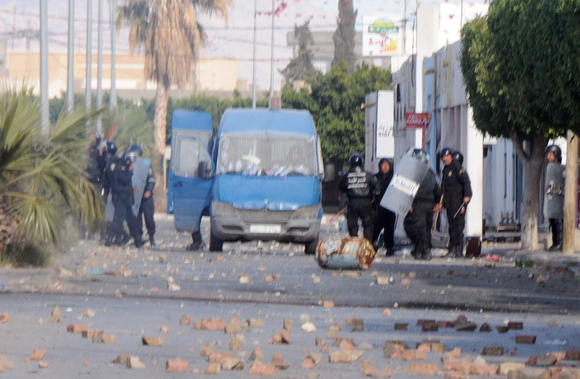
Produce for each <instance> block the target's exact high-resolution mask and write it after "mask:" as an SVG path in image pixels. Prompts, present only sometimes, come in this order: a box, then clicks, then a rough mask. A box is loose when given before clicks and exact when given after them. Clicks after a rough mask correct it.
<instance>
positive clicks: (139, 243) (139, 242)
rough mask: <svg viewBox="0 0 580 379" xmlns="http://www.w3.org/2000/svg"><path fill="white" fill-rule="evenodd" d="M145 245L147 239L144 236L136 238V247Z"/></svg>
mask: <svg viewBox="0 0 580 379" xmlns="http://www.w3.org/2000/svg"><path fill="white" fill-rule="evenodd" d="M143 245H145V240H144V239H143V237H141V236H139V237H137V238H135V247H136V248H137V249H138V248H140V247H141V246H143Z"/></svg>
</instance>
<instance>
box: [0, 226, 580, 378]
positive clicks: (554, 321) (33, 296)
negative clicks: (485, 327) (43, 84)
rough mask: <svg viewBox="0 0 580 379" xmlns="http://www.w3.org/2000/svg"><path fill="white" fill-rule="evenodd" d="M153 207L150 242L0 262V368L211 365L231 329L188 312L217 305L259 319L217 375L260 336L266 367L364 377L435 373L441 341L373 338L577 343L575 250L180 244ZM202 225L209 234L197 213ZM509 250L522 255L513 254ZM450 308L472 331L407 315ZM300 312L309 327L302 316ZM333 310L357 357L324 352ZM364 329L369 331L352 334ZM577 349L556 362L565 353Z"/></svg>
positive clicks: (538, 350)
mask: <svg viewBox="0 0 580 379" xmlns="http://www.w3.org/2000/svg"><path fill="white" fill-rule="evenodd" d="M328 219H330V217H328V218H325V220H328ZM157 220H158V224H159V226H160V231H159V233H158V235H156V237H157V239H158V241H159V242H160V243H159V245H158V246H157V247H155V248H152V249H143V248H142V249H140V250H137V249H135V248H131V247H127V248H119V249H109V248H105V247H102V246H98V244H97V243H96V241H94V240H85V241H81V244H80V245H79V246H78V247H76V248H74V249H72V250H71V251H70V252H66V253H63V255H62V256H61V257H59V258H57V259H56V260H55V262H54V263H53V265H52V267H49V268H46V269H33V268H22V269H15V268H0V282H2V283H3V285H4V289H3V290H2V291H0V315H1V314H3V313H5V312H7V313H8V314H9V320H8V321H7V322H6V323H0V336H2V337H1V338H0V341H1V342H0V355H2V356H5V357H7V358H9V359H10V360H11V361H12V363H13V364H14V366H15V368H14V369H13V370H10V371H9V370H5V372H4V375H5V376H6V377H11V378H12V377H14V378H20V377H30V373H36V374H38V375H41V376H42V377H72V376H73V375H74V376H76V375H89V376H91V377H111V376H113V377H140V378H157V377H160V376H165V375H166V376H169V375H172V374H170V373H167V374H165V373H163V374H162V372H164V370H165V362H166V361H167V360H169V359H175V358H177V357H180V358H182V359H184V360H187V361H188V363H189V367H188V371H189V372H193V373H197V374H199V373H201V372H203V371H204V370H206V369H207V368H208V366H209V363H208V362H207V357H203V356H201V354H200V349H201V348H202V347H203V346H204V345H206V344H211V345H214V348H215V351H217V352H224V353H226V352H230V349H229V347H228V345H229V343H230V340H231V335H228V334H226V333H223V332H216V331H208V330H196V329H193V327H192V324H193V323H194V322H195V321H201V320H202V319H204V318H208V319H209V318H220V319H222V320H224V321H225V323H228V322H230V320H231V319H232V318H234V317H237V318H238V319H239V320H240V321H241V322H244V323H245V321H246V320H249V319H253V318H256V319H260V320H262V321H263V327H262V326H260V327H250V328H248V329H247V330H244V331H243V332H240V334H243V335H244V339H245V340H244V341H243V343H242V344H241V345H242V346H241V350H239V351H238V350H235V351H233V352H234V355H235V357H237V358H239V359H242V360H243V361H244V363H245V369H244V370H242V371H239V372H234V371H232V372H229V371H228V372H226V371H222V372H221V373H220V374H219V376H218V377H224V378H225V377H247V376H249V374H248V373H249V367H250V366H251V364H252V363H253V362H252V361H250V360H249V356H250V354H251V352H252V351H253V350H255V349H256V348H258V347H260V348H263V349H264V359H263V361H264V362H265V363H269V362H270V361H271V360H272V356H273V355H274V353H282V354H284V362H287V363H288V364H289V365H290V367H289V368H288V369H287V370H280V369H279V370H277V371H276V373H275V376H276V377H291V378H294V377H296V378H302V377H306V375H308V374H312V375H311V376H310V377H315V376H316V375H315V374H318V375H319V376H318V377H321V378H334V377H336V376H337V375H339V376H340V377H345V378H346V377H363V376H364V374H363V369H364V368H365V367H366V366H365V365H371V366H372V367H374V368H376V369H377V370H381V369H387V368H389V369H391V370H392V375H393V377H421V376H417V375H412V374H411V369H410V364H411V363H415V362H420V363H430V362H432V363H435V364H436V365H437V370H438V374H441V375H442V373H443V371H442V370H443V365H442V364H441V358H442V355H441V354H440V353H428V354H427V356H426V359H425V360H418V361H416V360H411V361H406V360H402V359H394V358H393V359H386V358H385V357H384V355H383V350H382V347H384V345H385V342H386V341H400V342H405V343H406V344H407V345H408V346H409V348H410V349H413V348H415V346H416V344H417V343H418V342H421V341H423V340H427V339H430V340H431V341H440V342H441V343H443V344H444V345H445V349H446V351H447V352H448V351H450V350H451V349H453V348H455V347H459V348H461V350H462V354H461V358H462V359H463V358H466V359H467V358H469V359H470V360H471V361H473V360H474V359H475V358H476V357H477V355H478V354H479V353H480V351H481V349H482V348H483V347H485V346H501V347H503V348H504V354H503V355H501V356H486V357H485V359H486V361H487V363H488V364H491V363H494V362H495V363H498V364H499V363H502V362H508V361H509V362H520V363H521V362H525V361H527V360H528V358H529V357H530V356H531V355H545V354H546V353H547V352H549V351H562V352H564V351H567V350H579V349H580V343H578V341H579V340H580V339H579V338H578V334H579V333H580V327H579V326H578V321H577V320H578V313H579V311H580V304H579V301H578V299H579V291H580V289H579V288H578V272H577V268H578V261H579V260H578V257H576V256H572V257H567V256H563V255H561V254H548V253H545V252H535V253H520V252H518V251H517V250H516V247H515V245H513V244H512V245H510V244H496V245H493V244H489V243H487V244H484V254H492V253H493V254H497V255H499V256H500V257H501V259H500V261H499V262H490V261H486V260H485V259H483V258H480V259H473V260H471V259H469V260H468V259H465V260H447V259H444V258H435V259H432V260H431V261H428V262H423V261H415V260H413V259H410V258H409V256H408V252H407V251H406V250H400V251H399V252H398V253H397V256H396V257H395V258H388V259H387V258H385V257H381V256H377V258H376V259H375V262H374V265H373V267H372V268H371V269H370V270H368V271H355V270H346V271H338V270H325V269H321V268H320V267H319V266H318V264H317V262H316V261H315V259H314V258H313V257H312V256H305V255H304V253H303V252H302V246H299V245H291V244H277V243H270V242H268V243H226V244H225V245H224V252H223V253H209V252H208V251H207V249H204V250H203V251H195V252H193V251H188V250H187V249H186V245H187V243H188V242H189V238H190V237H189V235H187V234H185V233H176V232H175V231H174V229H173V224H172V219H171V217H169V216H166V215H157ZM203 225H204V239H205V241H208V236H207V234H208V226H209V225H208V222H207V220H204V223H203ZM343 235H344V234H343V232H338V231H337V226H336V224H334V223H329V222H325V223H324V224H323V235H322V238H335V237H339V236H343ZM381 252H382V251H379V253H381ZM436 253H441V252H436ZM516 259H519V260H521V261H522V262H527V266H530V267H525V266H526V265H524V267H515V264H514V262H515V260H516ZM389 278H392V280H391V282H392V283H391V284H389V280H388V279H389ZM379 283H380V284H379ZM383 283H384V284H383ZM330 304H333V306H331V305H330ZM56 305H59V310H60V314H61V321H60V323H58V324H54V323H51V322H49V321H48V319H49V318H50V316H51V312H52V311H53V310H54V308H55V306H56ZM325 305H326V307H325ZM87 309H91V310H93V311H94V312H95V315H94V317H92V318H87V317H83V316H82V313H83V310H87ZM385 309H386V311H385ZM389 314H390V315H389ZM460 315H464V316H465V317H466V318H467V320H468V321H470V322H474V323H475V324H476V325H477V329H476V330H475V332H460V331H456V330H455V329H453V328H444V327H441V328H438V330H437V331H430V332H426V331H421V330H422V327H421V325H417V321H418V320H437V321H441V322H444V321H446V322H447V324H450V323H451V322H452V321H455V320H456V319H457V317H458V316H460ZM183 316H187V317H190V318H191V324H180V320H181V318H182V317H183ZM306 318H308V319H309V320H310V321H312V323H313V324H314V325H315V327H316V332H313V333H306V332H302V331H301V330H300V328H301V325H302V324H303V323H304V322H305V319H306ZM284 319H289V320H291V321H292V323H293V328H292V331H291V336H292V341H291V343H290V344H289V345H277V344H274V345H272V344H269V343H268V342H269V341H270V340H271V339H272V338H273V337H274V336H275V335H276V333H279V332H281V330H282V326H283V322H284ZM349 319H361V320H364V324H363V325H364V327H363V328H362V331H360V332H352V330H353V328H354V327H353V326H352V325H347V322H348V320H349ZM351 321H352V320H351ZM510 321H511V322H515V321H517V322H523V329H522V330H509V331H508V332H507V333H499V332H498V331H497V330H496V326H502V325H506V324H507V322H510ZM333 323H339V324H340V326H341V327H342V329H341V331H339V332H338V333H339V334H338V337H339V338H346V339H353V342H354V345H355V346H357V349H359V350H361V351H363V354H362V356H361V358H359V359H358V360H357V361H355V362H352V363H348V364H347V363H342V364H337V363H330V362H329V353H330V352H332V351H335V350H340V347H336V346H332V344H333V343H334V342H335V341H336V336H327V332H328V331H329V328H330V327H331V325H332V324H333ZM395 323H408V328H407V330H405V331H403V330H401V331H399V330H395ZM483 323H488V324H489V325H490V327H491V331H490V332H489V333H480V332H478V330H479V328H480V327H481V325H482V324H483ZM68 324H86V325H88V328H89V329H90V330H92V329H100V330H103V331H104V333H105V334H109V333H110V334H115V336H116V342H115V343H114V344H99V343H91V341H90V339H84V338H81V336H80V335H78V334H73V333H67V330H66V327H67V325H68ZM444 324H445V323H443V324H441V325H444ZM548 325H550V326H548ZM162 326H167V327H168V331H167V333H161V332H160V328H161V327H162ZM517 335H530V336H531V335H533V336H536V337H537V340H536V342H535V344H521V343H516V342H515V338H516V336H517ZM145 336H151V337H158V336H163V337H165V345H164V346H162V347H151V346H143V345H142V344H141V338H142V337H145ZM315 337H320V338H323V339H324V341H325V344H326V345H327V346H329V347H328V349H329V351H326V352H325V351H324V350H323V348H322V347H321V346H316V345H315ZM326 337H328V338H326ZM364 342H366V343H367V344H368V345H367V344H363V345H362V346H359V345H360V344H361V343H364ZM363 347H364V349H367V348H368V349H370V350H364V349H363ZM35 349H45V350H46V351H47V352H46V355H45V358H44V359H43V361H42V362H46V364H48V367H46V368H39V366H38V363H37V362H29V363H25V361H26V358H27V357H29V356H30V355H31V354H32V352H33V351H34V350H35ZM119 354H127V355H131V356H138V357H139V358H140V360H141V361H142V362H143V363H144V364H145V366H146V367H147V369H146V370H129V369H127V368H126V367H125V366H123V365H116V364H112V363H111V361H112V360H113V359H115V358H116V357H117V356H118V355H119ZM308 354H322V361H321V362H319V363H316V365H315V367H314V368H313V369H303V368H301V367H302V364H303V361H304V356H305V355H308ZM575 363H577V361H562V362H561V364H562V365H564V366H570V365H572V364H575ZM0 375H1V374H0ZM173 375H176V376H179V375H178V374H173ZM427 376H430V375H426V376H425V377H427Z"/></svg>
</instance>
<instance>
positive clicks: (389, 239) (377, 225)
mask: <svg viewBox="0 0 580 379" xmlns="http://www.w3.org/2000/svg"><path fill="white" fill-rule="evenodd" d="M385 162H388V163H389V166H390V169H389V171H388V172H387V173H383V172H382V171H381V166H382V164H383V163H385ZM375 177H376V178H377V181H378V182H379V185H380V187H381V191H380V193H379V195H378V196H377V201H375V207H376V208H377V210H376V216H375V220H374V226H373V243H374V242H376V241H377V238H379V235H380V234H381V230H384V231H383V236H384V242H385V248H386V249H387V255H393V246H394V245H395V241H394V235H395V221H396V219H397V216H396V215H395V213H394V212H392V211H390V210H388V209H386V208H383V207H381V206H380V205H379V204H378V203H379V202H380V201H381V199H382V198H383V196H384V195H385V192H386V191H387V187H388V186H389V184H390V183H391V180H392V179H393V165H392V164H391V162H390V161H389V160H388V159H386V158H383V159H381V160H380V161H379V172H378V173H377V174H375Z"/></svg>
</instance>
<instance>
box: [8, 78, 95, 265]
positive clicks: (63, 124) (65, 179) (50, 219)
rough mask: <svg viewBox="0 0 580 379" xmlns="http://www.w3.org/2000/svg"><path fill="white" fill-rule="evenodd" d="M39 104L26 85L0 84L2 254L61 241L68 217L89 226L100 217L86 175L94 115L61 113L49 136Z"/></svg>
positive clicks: (78, 111) (91, 187)
mask: <svg viewBox="0 0 580 379" xmlns="http://www.w3.org/2000/svg"><path fill="white" fill-rule="evenodd" d="M38 105H39V104H38V98H37V97H36V96H34V95H33V93H32V89H30V88H27V87H26V86H23V87H22V88H20V89H15V88H11V87H10V86H9V85H2V88H0V258H1V257H2V253H3V252H5V250H6V248H9V247H14V246H17V245H19V244H28V245H37V246H46V245H47V244H49V245H56V244H58V243H59V242H61V237H62V235H63V232H64V230H63V228H62V225H63V223H64V220H65V219H66V218H67V217H69V216H73V217H75V218H76V219H78V220H82V222H83V223H84V224H85V225H87V226H94V225H97V224H98V223H100V222H101V221H102V216H101V215H102V211H101V203H100V200H99V194H98V193H97V191H96V190H95V188H94V187H93V186H92V185H91V184H90V183H89V181H88V178H87V176H86V166H87V162H88V158H89V154H88V147H89V143H90V140H89V138H88V137H87V132H86V123H87V120H88V119H89V118H90V117H94V114H92V115H87V114H86V113H85V112H84V111H80V110H77V111H73V112H72V113H71V114H70V115H65V114H62V115H61V116H60V117H59V119H58V120H57V121H56V123H55V124H54V125H53V126H52V128H51V131H50V135H48V136H47V135H44V134H42V132H41V130H40V128H39V119H40V112H39V106H38Z"/></svg>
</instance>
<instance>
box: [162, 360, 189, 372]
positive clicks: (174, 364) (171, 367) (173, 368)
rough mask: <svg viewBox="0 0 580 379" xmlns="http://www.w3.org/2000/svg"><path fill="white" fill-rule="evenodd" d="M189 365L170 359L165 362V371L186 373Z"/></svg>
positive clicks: (185, 362)
mask: <svg viewBox="0 0 580 379" xmlns="http://www.w3.org/2000/svg"><path fill="white" fill-rule="evenodd" d="M188 365H189V363H188V362H187V361H184V360H181V359H179V358H177V359H170V360H168V361H167V362H165V371H170V372H186V371H187V366H188Z"/></svg>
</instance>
